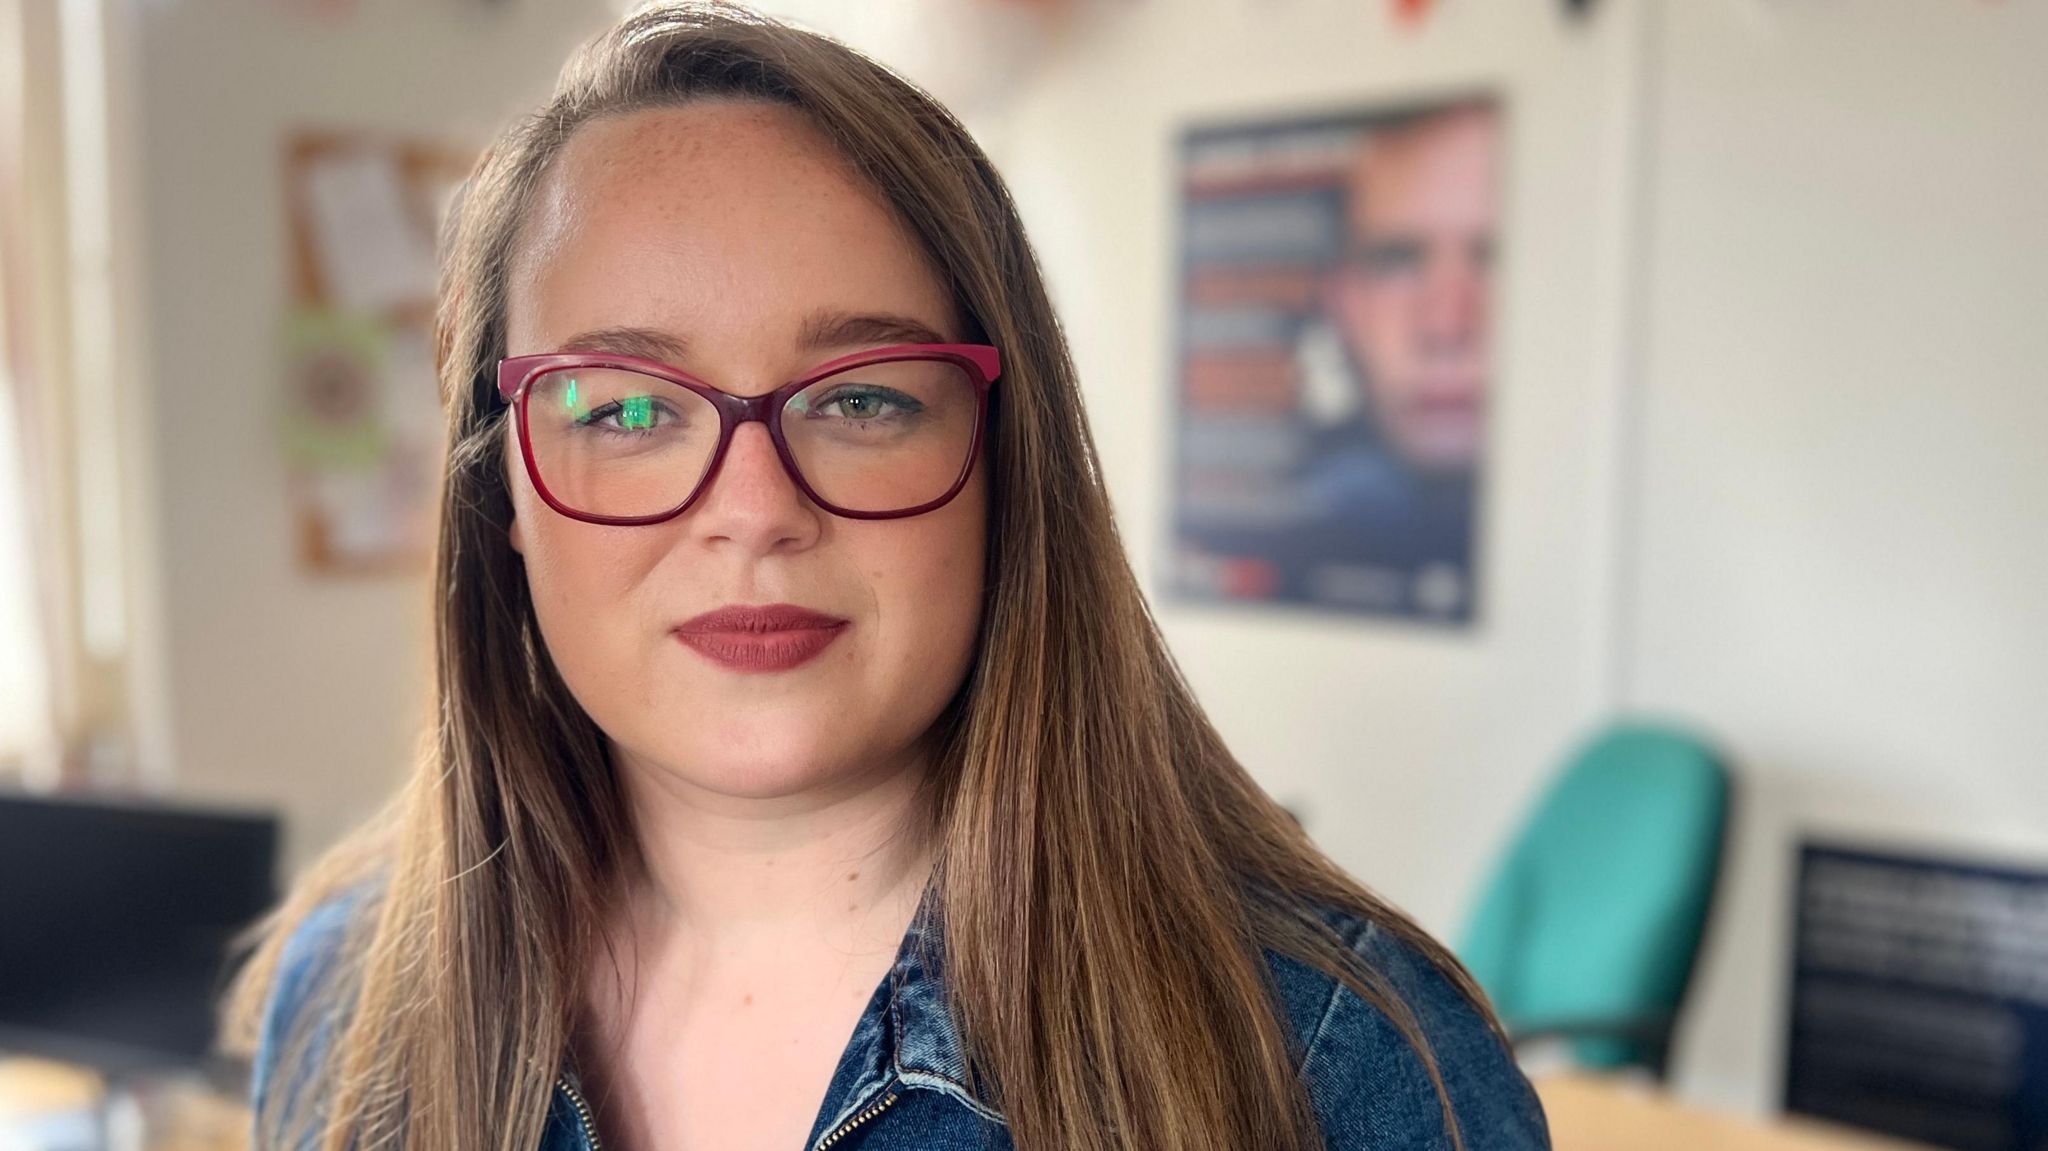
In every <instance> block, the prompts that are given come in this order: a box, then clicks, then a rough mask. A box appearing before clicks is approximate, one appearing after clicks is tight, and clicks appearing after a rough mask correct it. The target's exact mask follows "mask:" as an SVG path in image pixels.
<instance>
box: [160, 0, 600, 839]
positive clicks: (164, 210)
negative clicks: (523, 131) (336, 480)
mask: <svg viewBox="0 0 2048 1151" xmlns="http://www.w3.org/2000/svg"><path fill="white" fill-rule="evenodd" d="M319 8H320V6H319V5H314V4H310V3H308V4H298V3H269V2H264V3H258V2H256V0H236V2H232V3H230V2H223V0H207V2H204V3H201V2H187V3H136V2H131V3H129V4H127V5H125V6H124V7H123V8H122V9H121V11H122V18H123V19H124V20H127V21H130V22H132V26H131V27H130V28H129V30H128V31H127V33H126V34H127V35H129V36H132V37H133V44H134V48H135V51H134V60H135V61H136V62H137V63H138V65H139V68H140V74H139V76H137V77H136V78H135V80H134V88H133V90H132V92H131V94H130V95H131V98H132V99H131V103H132V107H133V108H134V110H135V113H136V115H137V117H138V130H137V131H136V133H135V139H136V140H137V141H138V142H139V145H140V148H141V161H142V162H141V165H140V169H139V175H140V179H141V181H142V188H141V190H140V191H141V199H142V204H143V211H144V213H145V215H144V219H143V236H144V237H145V242H146V245H147V248H146V263H147V267H148V273H147V275H148V278H147V282H146V289H145V291H146V299H147V309H148V325H147V326H148V329H149V335H148V346H147V355H146V357H145V358H144V360H143V361H142V362H143V364H145V365H146V370H147V372H148V374H149V378H148V380H147V381H142V383H144V384H145V385H146V386H147V387H149V389H150V393H151V394H150V399H149V403H148V405H147V406H148V408H149V409H151V412H150V416H149V419H150V424H151V426H150V428H149V429H148V437H147V438H148V440H149V442H150V446H151V448H152V450H153V452H154V456H155V459H154V460H153V462H151V463H150V465H149V466H150V475H149V476H148V477H147V482H146V483H145V485H144V487H145V488H146V490H147V492H148V500H149V502H148V503H147V505H146V506H145V508H144V518H145V519H146V520H147V521H148V522H147V523H145V524H144V525H140V528H139V530H141V531H143V532H145V533H147V534H148V535H150V536H151V537H152V543H151V550H152V554H151V555H150V556H148V557H146V559H145V561H144V562H148V563H150V566H152V567H153V569H154V571H155V572H156V573H157V574H156V579H157V582H158V588H157V591H158V593H159V597H160V608H159V611H160V613H161V621H160V623H159V624H158V626H160V627H161V628H162V630H163V633H164V634H163V635H162V636H161V639H162V641H163V643H162V656H161V663H160V666H157V667H155V668H154V669H153V670H154V672H155V676H154V679H152V680H151V681H150V686H151V690H154V691H155V692H158V693H161V694H162V695H163V696H164V697H165V698H164V700H163V704H164V706H163V708H162V710H163V713H164V714H165V715H166V716H167V724H166V726H167V727H168V733H167V738H166V739H165V740H164V742H165V743H167V744H168V747H166V748H161V749H159V751H158V752H157V754H158V755H159V756H167V757H168V758H170V759H171V761H172V771H171V772H170V774H171V776H172V778H173V779H174V780H175V786H176V788H177V790H179V791H180V792H183V793H186V794H190V795H194V796H205V797H212V798H220V799H227V800H232V801H234V802H237V803H244V804H260V805H265V806H270V805H280V806H282V808H283V810H284V812H285V814H286V815H287V817H288V819H289V822H290V830H291V847H292V857H293V861H294V862H299V861H303V860H304V859H305V858H306V856H307V855H308V853H309V852H311V851H313V850H315V849H317V848H318V847H319V846H321V845H324V844H326V843H327V842H330V841H331V840H333V839H334V838H335V837H336V836H337V835H339V834H340V832H341V831H342V830H344V829H345V828H347V827H349V826H351V825H352V824H354V823H356V822H357V821H358V820H360V819H361V818H362V817H363V816H364V815H365V814H367V813H368V812H369V811H371V810H373V809H374V807H375V806H376V804H377V803H378V802H379V801H380V800H381V799H382V797H383V796H384V795H385V794H386V793H388V792H389V790H390V788H391V786H392V785H393V783H394V782H395V781H396V780H397V779H398V778H399V777H400V775H401V774H402V772H403V769H404V768H405V767H406V765H407V764H408V763H409V762H410V761H411V757H412V755H413V751H414V747H415V744H416V739H417V735H418V733H419V732H421V731H422V730H424V721H425V718H426V710H427V709H426V699H427V687H428V662H427V660H428V655H427V650H426V646H425V644H426V635H427V621H428V618H429V617H428V602H427V590H426V583H425V579H424V575H423V574H422V575H421V576H420V577H417V578H369V579H339V580H336V579H314V578H310V577H308V576H306V575H304V574H302V573H301V572H300V571H299V570H298V568H297V566H296V559H295V555H294V545H293V538H294V537H293V534H292V531H291V526H290V521H289V518H288V504H287V501H286V498H285V495H284V489H283V485H284V481H285V471H284V460H283V456H282V453H281V450H280V448H279V446H278V437H277V436H276V434H275V433H274V428H275V427H276V417H277V413H278V411H279V405H280V400H279V394H280V389H279V385H278V364H279V360H280V356H279V353H278V333H279V330H280V328H279V325H280V317H281V315H282V305H283V301H284V300H285V298H286V290H285V289H286V269H287V261H286V247H285V244H286V230H285V219H284V207H283V193H282V183H281V181H282V149H283V145H284V141H285V138H286V134H287V133H288V132H290V131H292V130H294V129H298V128H305V127H313V128H366V129H373V130H374V129H393V130H402V131H406V132H412V133H424V134H426V135H428V136H437V137H440V138H443V139H445V140H447V141H449V142H450V143H453V144H465V143H467V144H473V145H476V146H478V147H481V146H482V144H483V143H484V142H485V141H486V140H488V138H489V135H490V132H491V130H492V128H493V127H494V126H495V125H496V124H497V123H498V122H499V121H500V120H501V119H502V118H503V117H504V116H506V115H508V114H510V113H511V112H513V111H514V110H516V109H519V108H522V107H524V106H527V105H530V104H532V103H535V102H537V101H538V100H539V99H540V98H541V97H542V96H544V95H545V94H546V90H547V88H548V87H549V85H550V84H551V83H552V82H553V79H554V74H555V72H556V70H557V69H558V68H559V67H560V64H561V61H562V59H563V57H564V56H566V54H567V52H568V49H569V48H570V46H572V45H573V44H574V43H575V42H577V41H578V40H580V39H582V38H583V37H584V36H587V35H588V34H590V33H591V32H593V31H595V30H597V29H598V28H600V27H602V26H603V25H604V24H605V23H607V22H608V21H609V18H610V16H611V9H610V6H609V5H607V4H604V3H600V2H598V0H588V2H569V0H548V2H547V3H515V4H503V5H486V4H484V3H482V2H481V0H446V2H436V3H422V2H418V0H358V2H357V3H356V4H354V5H352V6H350V8H349V11H348V13H347V14H346V16H345V17H323V16H321V15H319ZM145 705H146V706H154V704H151V703H150V702H149V701H145ZM150 767H151V769H152V770H154V771H159V772H160V771H162V770H163V765H161V764H152V765H150Z"/></svg>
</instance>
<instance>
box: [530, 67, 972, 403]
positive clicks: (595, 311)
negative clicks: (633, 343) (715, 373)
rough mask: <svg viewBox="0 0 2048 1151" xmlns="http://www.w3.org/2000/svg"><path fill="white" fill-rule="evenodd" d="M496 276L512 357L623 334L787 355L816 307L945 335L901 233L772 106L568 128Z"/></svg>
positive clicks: (848, 169) (918, 256)
mask: <svg viewBox="0 0 2048 1151" xmlns="http://www.w3.org/2000/svg"><path fill="white" fill-rule="evenodd" d="M510 272H511V278H510V284H509V293H510V296H509V300H508V305H509V312H508V317H507V322H508V331H507V336H508V340H509V342H510V345H511V346H510V348H509V351H510V352H511V353H512V354H515V355H516V354H521V353H525V352H534V351H546V350H550V349H551V348H552V347H554V346H557V345H558V344H559V343H560V341H562V340H564V339H566V338H568V337H570V336H571V335H573V334H575V333H580V332H584V331H587V330H591V329H596V328H611V327H633V328H645V329H650V330H656V331H663V332H668V333H672V334H673V335H675V336H676V337H678V338H679V339H680V340H682V341H686V342H687V343H688V344H689V345H690V346H691V347H692V348H693V349H695V350H700V351H702V352H703V353H704V354H705V355H706V356H711V355H715V354H734V355H738V354H742V353H745V354H749V355H754V356H756V357H758V356H759V355H760V354H761V353H763V352H764V350H766V349H768V348H771V347H774V346H794V345H795V344H797V343H798V342H799V341H800V337H801V335H802V333H803V332H804V330H805V327H806V323H807V321H808V320H810V319H811V318H813V317H815V316H816V315H818V314H819V313H820V312H827V311H835V312H844V313H860V314H868V313H890V314H897V315H902V316H905V317H907V318H910V319H914V320H918V321H921V322H923V323H924V324H926V325H928V326H930V327H931V328H933V329H935V330H937V331H939V332H940V333H942V334H943V335H944V336H945V337H946V338H948V339H956V338H958V331H957V329H958V327H959V325H958V323H957V322H956V318H955V316H954V309H953V304H952V300H951V297H950V294H949V293H948V292H947V290H946V288H945V285H944V284H943V283H942V281H941V278H940V277H939V275H938V274H937V272H936V271H935V270H934V268H933V267H932V265H931V261H930V259H929V258H928V256H927V255H926V254H925V252H924V249H923V248H922V246H921V245H920V244H919V243H918V241H917V239H916V237H915V236H914V235H913V234H912V233H911V231H910V229H909V228H908V227H907V226H905V224H904V223H903V221H902V220H901V219H900V218H899V217H898V215H897V213H896V212H895V211H894V210H893V209H892V208H891V207H890V206H889V205H888V204H887V203H886V202H885V201H884V200H883V199H882V197H881V195H880V194H879V193H878V192H877V191H876V190H875V189H874V188H873V186H872V185H871V184H870V183H869V182H868V181H866V180H865V179H863V178H862V177H861V176H860V174H859V173H858V172H857V171H856V170H855V169H854V167H853V165H852V164H851V163H850V162H849V161H848V160H847V159H846V158H845V157H844V156H843V155H842V154H841V153H840V151H839V150H838V149H837V148H836V147H835V146H834V145H833V143H832V141H831V140H830V139H829V138H828V137H826V136H825V135H824V133H823V132H821V131H820V130H818V128H817V127H816V126H815V125H813V124H812V123H811V122H810V120H809V119H808V118H806V117H805V116H804V115H803V113H801V112H800V111H798V110H796V109H792V108H786V107H782V106H779V105H770V104H760V103H742V102H726V101H718V102H712V101H706V102H700V103H695V104H690V105H687V106H684V107H678V108H662V109H653V110H646V111H639V112H634V113H630V114H626V115H620V116H614V117H605V118H601V119H599V120H596V121H593V122H591V123H588V124H585V125H583V126H582V127H580V128H578V129H577V130H576V132H575V134H574V135H573V136H572V137H571V139H570V140H569V142H568V144H567V145H566V146H565V147H564V148H563V150H562V152H561V153H560V154H559V155H558V156H557V157H556V159H555V162H554V164H553V165H552V167H551V169H550V171H549V172H548V174H547V177H546V178H545V180H544V181H543V184H542V186H541V187H540V188H539V189H538V192H537V195H536V197H535V200H534V203H533V205H532V207H531V209H530V210H529V212H528V215H527V218H526V220H525V221H524V222H523V226H522V229H521V232H520V235H519V238H518V241H517V244H516V247H515V256H514V259H513V262H512V267H511V269H510ZM684 366H688V365H684Z"/></svg>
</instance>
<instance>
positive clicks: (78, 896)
mask: <svg viewBox="0 0 2048 1151" xmlns="http://www.w3.org/2000/svg"><path fill="white" fill-rule="evenodd" d="M277 844H278V823H277V820H276V818H275V817H273V816H270V815H260V814H250V813H235V812H226V811H207V810H200V809H197V808H191V807H181V806H171V805H166V804H160V803H154V802H147V801H141V800H109V799H98V798H90V799H88V798H78V797H40V796H27V795H20V794H4V793H0V1049H4V1050H8V1051H14V1052H22V1053H26V1054H34V1055H43V1056H48V1057H51V1058H57V1059H66V1060H71V1061H74V1062H79V1063H86V1064H90V1065H93V1066H97V1067H102V1068H105V1069H107V1070H110V1071H114V1072H117V1073H123V1074H126V1073H133V1072H137V1071H142V1070H150V1069H158V1068H169V1067H176V1066H196V1065H199V1064H202V1063H204V1062H205V1060H206V1057H207V1056H208V1054H209V1053H210V1051H211V1049H212V1046H213V1040H214V1033H215V1015H216V1009H217V1003H218V1000H219V995H220V991H221V989H222V987H223V985H224V979H223V977H224V973H225V971H226V962H227V959H228V952H229V947H230V945H231V943H232V942H233V940H234V938H235V936H236V935H237V934H238V933H239V932H241V931H242V930H243V929H244V928H245V927H247V926H248V925H249V924H250V923H251V922H252V921H254V920H255V919H256V918H257V917H258V916H260V915H261V914H262V913H263V912H264V910H265V909H266V908H267V907H269V906H270V904H271V902H272V900H273V898H274V896H275V891H276V887H275V878H274V875H275V871H276V864H277Z"/></svg>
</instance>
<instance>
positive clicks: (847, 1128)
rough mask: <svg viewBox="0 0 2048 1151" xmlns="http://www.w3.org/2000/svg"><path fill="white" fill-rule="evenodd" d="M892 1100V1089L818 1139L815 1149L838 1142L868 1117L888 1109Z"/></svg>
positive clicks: (871, 1117)
mask: <svg viewBox="0 0 2048 1151" xmlns="http://www.w3.org/2000/svg"><path fill="white" fill-rule="evenodd" d="M894 1102H896V1093H895V1092H894V1091H891V1092H889V1094H888V1095H887V1096H885V1097H884V1098H883V1099H882V1101H881V1102H880V1103H877V1104H875V1105H874V1106H873V1107H870V1108H868V1109H867V1110H866V1111H863V1112H861V1113H860V1114H858V1115H856V1116H854V1117H853V1118H851V1119H848V1120H847V1121H846V1123H845V1125H844V1126H842V1127H840V1128H839V1130H837V1131H834V1132H833V1133H832V1134H830V1135H827V1136H825V1137H824V1138H823V1139H820V1140H818V1146H817V1149H816V1151H825V1148H827V1147H830V1146H832V1145H833V1144H834V1143H837V1142H839V1141H840V1140H841V1139H844V1138H846V1137H847V1135H849V1134H851V1133H852V1131H853V1129H854V1128H856V1127H858V1126H860V1125H861V1124H863V1123H865V1122H867V1121H868V1120H870V1119H873V1118H874V1117H875V1116H877V1115H880V1114H881V1113H882V1112H884V1111H887V1110H888V1109H889V1105H890V1104H891V1103H894Z"/></svg>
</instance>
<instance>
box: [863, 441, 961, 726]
mask: <svg viewBox="0 0 2048 1151" xmlns="http://www.w3.org/2000/svg"><path fill="white" fill-rule="evenodd" d="M978 487H979V481H978V480H977V483H976V485H975V487H974V488H970V489H969V490H968V491H964V492H962V493H961V495H960V498H959V499H958V500H956V501H955V502H956V503H957V504H959V505H960V507H959V509H958V513H957V514H955V509H954V507H953V506H952V505H948V506H947V507H946V508H945V509H943V511H942V512H940V513H937V514H935V515H934V516H932V517H920V518H919V519H915V520H906V521H897V522H896V525H895V526H897V527H898V528H899V532H898V533H891V532H888V531H880V532H875V533H873V534H872V535H871V536H870V537H869V538H867V539H865V540H864V541H863V544H864V550H865V552H866V555H865V557H864V560H865V562H863V564H862V565H861V566H862V568H863V570H864V571H865V572H866V575H867V582H868V586H869V587H870V588H871V589H873V592H874V595H875V598H876V605H875V606H876V614H877V617H878V619H879V621H880V623H881V625H882V627H881V635H880V638H881V640H882V642H883V643H884V644H885V645H886V647H887V648H888V651H887V653H886V656H885V659H884V662H885V663H886V664H888V665H891V666H893V667H894V668H896V669H899V674H901V675H903V676H904V677H906V678H907V679H909V680H911V681H912V683H911V684H907V685H906V686H910V687H912V688H913V690H915V691H916V693H917V694H919V695H921V696H928V697H941V698H943V697H950V696H951V695H952V693H953V691H954V689H956V688H957V687H958V686H959V683H960V680H961V678H962V677H964V676H965V674H966V669H967V662H968V659H969V658H970V657H971V656H972V655H973V650H974V641H975V636H976V635H977V634H978V632H979V630H980V627H981V612H982V594H983V586H982V585H983V567H984V565H985V563H986V527H985V525H984V517H985V512H984V510H983V509H984V506H985V505H984V500H983V499H982V498H981V493H980V492H979V491H978V490H975V489H976V488H978ZM970 496H972V497H974V498H970ZM939 516H944V518H943V519H940V518H938V517H939ZM927 519H929V520H930V521H931V522H924V521H925V520H927ZM876 526H879V527H882V528H887V527H889V526H891V525H890V523H889V522H888V521H883V522H882V523H881V524H879V525H876ZM902 529H914V531H915V534H914V535H911V534H907V533H905V532H903V530H902Z"/></svg>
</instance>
